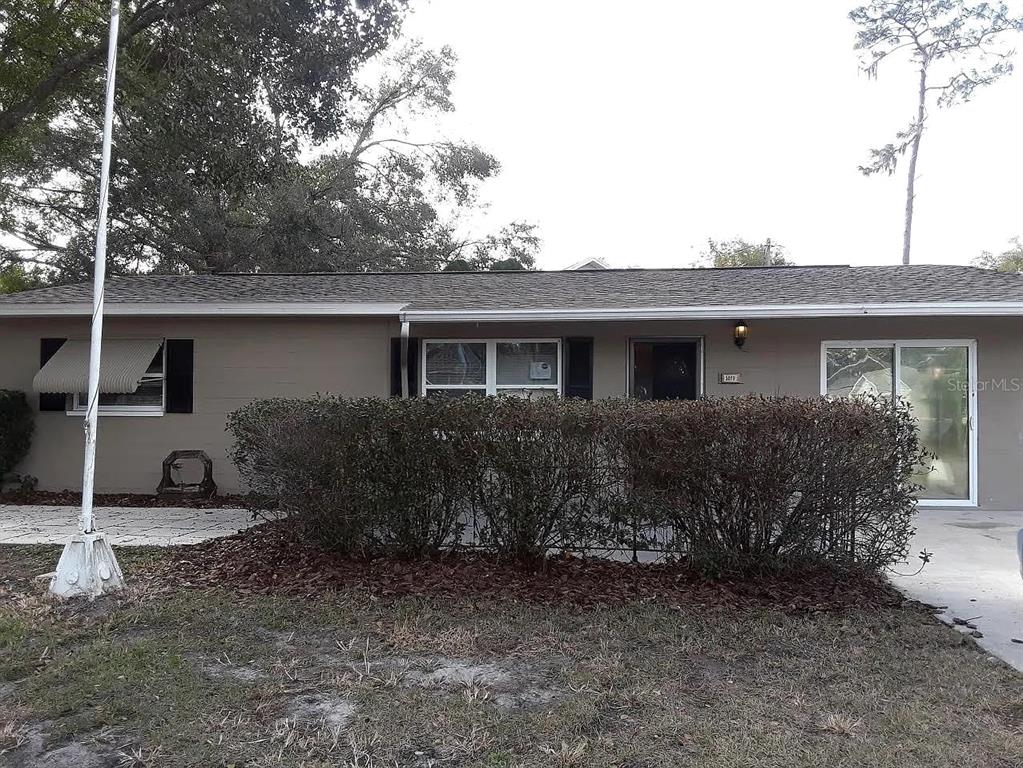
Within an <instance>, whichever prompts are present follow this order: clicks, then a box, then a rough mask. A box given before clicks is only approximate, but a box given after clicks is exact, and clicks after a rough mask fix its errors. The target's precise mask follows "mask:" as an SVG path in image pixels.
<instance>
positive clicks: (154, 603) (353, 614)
mask: <svg viewBox="0 0 1023 768" xmlns="http://www.w3.org/2000/svg"><path fill="white" fill-rule="evenodd" d="M118 555H119V558H120V560H121V564H122V567H123V569H124V571H125V575H126V578H127V579H129V581H130V580H131V579H132V577H133V574H140V573H142V572H143V571H144V569H148V568H152V567H153V566H158V565H159V564H160V562H161V560H163V561H166V560H167V559H168V558H170V557H172V553H171V552H169V551H168V550H146V549H129V548H121V549H119V550H118ZM56 557H57V550H56V549H55V548H52V547H24V546H21V547H18V546H5V547H0V765H12V766H49V767H50V768H54V767H58V768H59V767H60V766H72V765H74V766H87V767H97V766H238V767H239V768H240V767H241V766H306V767H309V768H312V767H313V766H395V765H398V766H431V765H433V766H449V765H450V766H491V767H493V768H496V767H498V766H621V767H622V768H625V767H626V766H627V767H629V768H642V767H647V766H649V767H651V768H652V767H653V766H701V767H703V768H725V767H726V766H728V767H729V768H732V767H736V768H737V767H738V766H758V767H759V766H814V767H815V768H816V767H818V766H892V767H893V768H911V767H912V766H928V767H930V766H936V765H955V766H957V768H965V767H966V766H977V767H978V768H980V767H981V766H983V767H984V768H998V767H999V766H1006V767H1008V766H1023V678H1021V677H1020V676H1018V675H1016V674H1015V673H1014V672H1012V671H1011V670H1009V669H1008V668H1007V667H1006V666H1004V665H1003V664H1001V663H999V662H995V661H993V660H991V659H989V658H988V657H987V656H986V655H985V654H984V653H982V652H981V651H979V650H978V649H977V648H976V646H975V645H974V644H973V642H972V640H970V639H968V638H965V637H964V636H962V635H960V634H958V633H956V632H954V631H952V630H950V629H948V628H946V627H944V626H942V625H940V624H938V623H937V622H936V621H934V620H933V619H932V618H931V617H930V616H929V615H928V613H927V612H926V611H925V610H923V609H922V608H920V607H916V606H912V605H907V606H905V607H901V608H884V609H870V610H867V609H850V610H845V611H838V612H827V613H814V612H800V613H797V612H782V611H779V610H778V609H776V608H770V607H767V606H764V607H761V608H756V607H754V608H750V607H744V608H741V609H739V608H735V607H731V608H707V607H703V608H699V607H686V606H685V605H682V606H677V605H676V606H670V605H664V604H660V603H652V602H647V603H639V604H634V605H627V606H605V607H587V608H581V607H577V606H575V607H573V606H570V605H566V606H563V607H557V606H555V607H551V606H550V605H537V604H531V603H529V602H524V601H506V602H502V601H498V600H492V599H490V598H487V599H480V598H477V599H473V597H472V596H471V595H469V596H465V597H462V598H458V597H435V598H425V597H396V598H393V599H379V598H372V597H369V596H367V594H366V592H365V591H364V590H357V589H341V590H339V591H336V592H333V593H326V594H323V595H321V596H318V597H314V598H308V597H298V596H283V595H273V594H271V595H252V594H245V593H244V592H243V591H240V590H233V591H231V592H228V591H218V590H211V589H202V590H199V589H196V590H190V591H184V592H177V593H173V594H158V593H154V592H153V591H152V590H150V589H141V588H139V587H134V588H132V589H131V590H129V592H128V593H127V594H126V595H125V596H123V597H120V598H118V599H117V600H103V601H98V602H97V603H94V604H92V605H88V604H86V605H77V606H58V605H56V604H54V603H53V602H52V601H51V600H50V599H49V598H48V597H47V596H46V595H45V585H42V584H38V583H33V582H32V580H31V577H32V576H33V575H36V574H38V573H41V572H43V571H47V570H50V569H52V567H53V565H54V564H55V562H56ZM138 583H139V580H138V579H136V584H138ZM5 761H6V763H5Z"/></svg>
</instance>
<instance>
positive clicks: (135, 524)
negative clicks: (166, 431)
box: [0, 504, 254, 547]
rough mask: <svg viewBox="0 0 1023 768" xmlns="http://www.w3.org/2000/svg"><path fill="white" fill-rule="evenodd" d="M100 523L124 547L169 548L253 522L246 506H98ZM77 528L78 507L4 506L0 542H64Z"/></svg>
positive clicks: (1, 507) (0, 510)
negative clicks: (241, 507)
mask: <svg viewBox="0 0 1023 768" xmlns="http://www.w3.org/2000/svg"><path fill="white" fill-rule="evenodd" d="M96 523H97V527H98V528H99V529H100V530H101V531H103V532H104V533H106V534H107V536H108V538H109V539H110V541H111V542H112V543H113V544H114V545H115V546H116V545H118V544H120V545H139V546H142V545H146V546H157V547H166V546H171V545H174V544H198V543H199V542H200V541H206V540H207V539H215V538H219V537H221V536H230V535H231V534H232V533H237V532H238V531H240V530H242V529H244V528H248V527H249V526H250V525H253V524H254V523H253V521H251V520H249V513H248V511H246V510H244V509H191V508H184V507H96ZM77 530H78V507H43V506H28V505H25V506H22V505H17V506H16V505H4V504H0V544H63V543H65V542H66V541H67V538H68V536H70V535H71V534H72V533H75V532H76V531H77Z"/></svg>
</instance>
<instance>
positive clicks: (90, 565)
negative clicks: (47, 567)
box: [50, 532, 124, 600]
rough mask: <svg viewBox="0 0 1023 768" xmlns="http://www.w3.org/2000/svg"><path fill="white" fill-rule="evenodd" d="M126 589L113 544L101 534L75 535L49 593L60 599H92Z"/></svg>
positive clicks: (59, 564)
mask: <svg viewBox="0 0 1023 768" xmlns="http://www.w3.org/2000/svg"><path fill="white" fill-rule="evenodd" d="M123 588H124V576H123V575H122V574H121V567H120V566H119V565H118V564H117V558H116V557H114V550H113V549H112V548H111V547H110V542H109V541H107V539H106V536H104V535H103V534H102V533H97V532H93V533H76V534H75V535H74V536H72V537H71V540H70V541H69V542H68V543H67V544H66V545H65V546H64V551H63V552H62V553H61V555H60V561H59V562H58V563H57V572H56V573H54V574H53V578H52V579H51V580H50V592H51V593H53V594H54V595H57V596H58V597H63V598H72V597H88V598H89V599H90V600H93V599H95V598H97V597H99V596H100V595H106V594H109V593H111V592H116V591H118V590H120V589H123Z"/></svg>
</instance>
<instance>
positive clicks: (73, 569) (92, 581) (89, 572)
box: [50, 0, 124, 599]
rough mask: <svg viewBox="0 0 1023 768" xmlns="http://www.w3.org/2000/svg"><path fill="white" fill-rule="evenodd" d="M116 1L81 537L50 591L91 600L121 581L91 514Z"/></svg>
mask: <svg viewBox="0 0 1023 768" xmlns="http://www.w3.org/2000/svg"><path fill="white" fill-rule="evenodd" d="M119 19H120V2H119V0H111V3H110V37H109V40H108V43H107V91H106V105H105V111H104V115H103V151H102V155H101V161H100V180H99V215H98V216H97V220H96V263H95V268H94V269H95V274H94V275H93V284H92V337H91V347H90V351H89V405H88V408H87V410H86V412H85V462H84V467H83V470H82V514H81V517H80V518H79V520H80V523H81V532H80V533H78V534H76V535H74V536H72V537H71V540H70V541H69V542H68V543H67V545H66V546H65V547H64V552H63V553H62V554H61V556H60V561H59V562H58V563H57V572H56V573H55V574H54V575H53V578H52V579H51V581H50V592H52V593H53V594H55V595H58V596H60V597H88V598H90V599H91V598H94V597H98V596H100V595H103V594H106V593H108V592H113V591H115V590H118V589H121V588H122V587H123V586H124V577H123V576H122V575H121V568H120V566H118V564H117V558H115V557H114V551H113V549H111V548H110V542H108V541H107V540H106V537H104V535H103V534H102V533H100V532H99V531H97V530H96V519H95V515H94V514H93V509H92V496H93V487H94V481H95V477H96V431H97V427H98V424H99V418H98V417H99V370H100V353H101V351H102V346H103V284H104V280H105V277H106V267H107V202H108V193H109V189H110V142H111V137H112V134H113V129H114V77H115V75H116V73H117V34H118V22H119Z"/></svg>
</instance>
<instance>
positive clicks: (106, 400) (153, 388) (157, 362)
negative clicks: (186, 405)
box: [70, 345, 165, 416]
mask: <svg viewBox="0 0 1023 768" xmlns="http://www.w3.org/2000/svg"><path fill="white" fill-rule="evenodd" d="M164 346H165V345H160V349H159V350H158V351H157V353H156V355H155V356H154V357H153V360H152V362H151V363H150V364H149V367H148V368H147V369H146V372H145V373H144V374H143V375H142V379H141V381H140V382H139V386H138V389H136V390H135V391H134V392H130V393H125V394H112V393H105V392H100V395H99V412H100V413H101V414H104V415H129V416H132V415H133V416H162V415H163V413H164V395H165V387H164V370H165V354H164ZM71 400H72V403H71V409H70V412H71V413H76V414H84V413H85V411H86V406H87V403H88V400H89V395H88V393H87V392H76V393H75V394H74V395H72V396H71Z"/></svg>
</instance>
